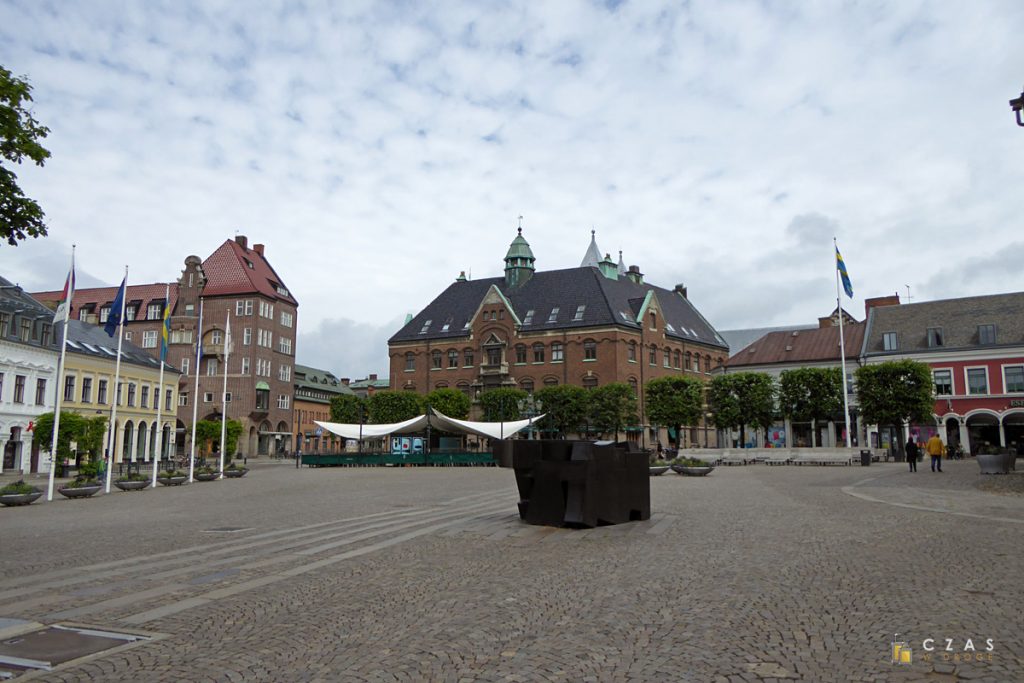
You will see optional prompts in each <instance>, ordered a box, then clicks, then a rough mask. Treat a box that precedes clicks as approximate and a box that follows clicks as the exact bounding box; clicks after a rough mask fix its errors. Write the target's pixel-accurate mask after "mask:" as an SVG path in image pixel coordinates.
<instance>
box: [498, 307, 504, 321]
mask: <svg viewBox="0 0 1024 683" xmlns="http://www.w3.org/2000/svg"><path fill="white" fill-rule="evenodd" d="M504 319H505V309H504V308H502V309H499V310H498V320H504Z"/></svg>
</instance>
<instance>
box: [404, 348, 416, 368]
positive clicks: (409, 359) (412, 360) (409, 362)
mask: <svg viewBox="0 0 1024 683" xmlns="http://www.w3.org/2000/svg"><path fill="white" fill-rule="evenodd" d="M415 369H416V354H415V353H413V352H412V351H407V352H406V354H405V371H406V372H411V371H412V370H415Z"/></svg>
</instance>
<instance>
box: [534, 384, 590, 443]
mask: <svg viewBox="0 0 1024 683" xmlns="http://www.w3.org/2000/svg"><path fill="white" fill-rule="evenodd" d="M534 398H535V399H536V400H537V403H539V404H540V407H539V410H540V412H542V413H544V414H545V417H544V420H543V421H544V422H545V424H549V425H551V426H552V427H553V428H554V429H555V430H557V431H558V432H559V433H560V434H561V435H562V437H563V438H565V435H566V434H569V433H570V432H575V431H577V430H578V429H579V428H580V425H582V424H583V422H584V421H585V420H586V419H587V412H588V410H589V405H590V392H589V391H587V390H586V389H584V388H583V387H577V386H573V385H571V384H560V385H557V386H553V387H544V388H543V389H538V390H537V392H536V393H535V394H534Z"/></svg>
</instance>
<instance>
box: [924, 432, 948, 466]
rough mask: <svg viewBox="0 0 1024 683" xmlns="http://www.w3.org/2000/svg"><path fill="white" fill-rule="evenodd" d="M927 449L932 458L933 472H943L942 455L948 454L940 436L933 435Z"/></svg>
mask: <svg viewBox="0 0 1024 683" xmlns="http://www.w3.org/2000/svg"><path fill="white" fill-rule="evenodd" d="M925 449H926V450H927V451H928V455H930V456H932V472H941V471H942V454H943V453H945V452H946V446H945V444H943V443H942V439H940V438H939V435H938V434H932V438H930V439H928V444H927V445H926V446H925Z"/></svg>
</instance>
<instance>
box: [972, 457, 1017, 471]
mask: <svg viewBox="0 0 1024 683" xmlns="http://www.w3.org/2000/svg"><path fill="white" fill-rule="evenodd" d="M977 460H978V467H979V468H980V469H981V473H982V474H1008V473H1009V472H1010V463H1009V462H1008V457H1007V456H1005V455H994V454H988V453H979V454H978V456H977Z"/></svg>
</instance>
